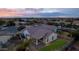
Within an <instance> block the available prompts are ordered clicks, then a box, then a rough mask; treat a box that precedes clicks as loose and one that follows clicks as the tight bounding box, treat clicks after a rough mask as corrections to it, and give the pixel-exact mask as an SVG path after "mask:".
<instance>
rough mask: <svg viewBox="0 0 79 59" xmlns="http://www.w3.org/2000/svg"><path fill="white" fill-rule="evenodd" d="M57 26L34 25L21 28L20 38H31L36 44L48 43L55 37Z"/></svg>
mask: <svg viewBox="0 0 79 59" xmlns="http://www.w3.org/2000/svg"><path fill="white" fill-rule="evenodd" d="M56 30H57V28H56V27H55V26H52V25H44V24H41V25H34V26H28V27H26V28H25V29H23V30H22V31H21V32H20V34H21V37H22V38H27V39H29V38H33V39H34V42H35V44H36V45H38V44H40V42H42V43H45V44H47V43H49V42H51V41H54V40H56V39H57V33H56Z"/></svg>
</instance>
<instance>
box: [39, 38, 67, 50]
mask: <svg viewBox="0 0 79 59" xmlns="http://www.w3.org/2000/svg"><path fill="white" fill-rule="evenodd" d="M66 44H67V41H65V40H63V39H57V40H56V41H54V42H51V43H50V44H49V45H48V46H45V47H43V48H41V49H40V51H52V50H58V49H60V48H62V47H63V46H65V45H66Z"/></svg>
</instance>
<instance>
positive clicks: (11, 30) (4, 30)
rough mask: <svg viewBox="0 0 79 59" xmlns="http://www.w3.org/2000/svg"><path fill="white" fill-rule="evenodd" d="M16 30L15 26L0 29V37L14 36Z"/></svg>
mask: <svg viewBox="0 0 79 59" xmlns="http://www.w3.org/2000/svg"><path fill="white" fill-rule="evenodd" d="M16 32H17V29H16V27H15V26H8V27H1V28H0V35H11V34H15V33H16Z"/></svg>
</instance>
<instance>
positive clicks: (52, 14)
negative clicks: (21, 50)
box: [38, 12, 68, 17]
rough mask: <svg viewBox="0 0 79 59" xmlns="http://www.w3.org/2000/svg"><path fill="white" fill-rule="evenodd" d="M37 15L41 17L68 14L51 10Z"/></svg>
mask: <svg viewBox="0 0 79 59" xmlns="http://www.w3.org/2000/svg"><path fill="white" fill-rule="evenodd" d="M38 15H39V16H42V17H51V16H52V17H53V16H54V17H55V16H68V14H64V13H60V12H53V13H39V14H38Z"/></svg>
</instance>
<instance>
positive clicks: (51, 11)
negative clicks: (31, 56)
mask: <svg viewBox="0 0 79 59" xmlns="http://www.w3.org/2000/svg"><path fill="white" fill-rule="evenodd" d="M53 16H61V17H63V16H65V17H66V16H68V17H70V16H72V17H78V16H79V8H24V9H21V8H14V9H10V8H0V17H53Z"/></svg>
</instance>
